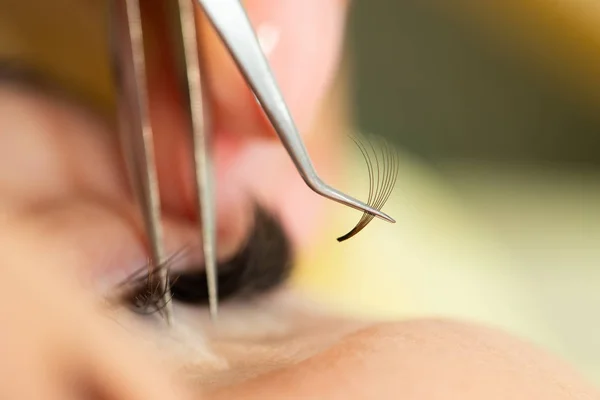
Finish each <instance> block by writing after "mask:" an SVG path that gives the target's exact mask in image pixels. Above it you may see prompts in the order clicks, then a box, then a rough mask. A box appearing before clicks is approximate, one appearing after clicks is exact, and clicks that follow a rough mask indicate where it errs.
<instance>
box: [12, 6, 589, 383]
mask: <svg viewBox="0 0 600 400" xmlns="http://www.w3.org/2000/svg"><path fill="white" fill-rule="evenodd" d="M298 1H300V0H298ZM599 4H600V3H598V2H594V1H590V0H587V1H586V0H488V1H481V0H473V1H469V0H455V1H452V2H450V1H438V2H436V1H432V0H429V1H410V0H404V1H401V0H353V1H352V7H351V15H350V18H349V25H348V35H347V52H346V56H347V57H346V62H345V64H344V67H345V68H343V72H344V73H343V74H342V75H343V78H342V79H340V81H341V84H340V85H341V86H343V90H341V92H340V93H342V95H343V96H342V97H343V99H342V100H339V99H338V100H336V97H335V96H334V97H333V100H330V103H328V104H327V105H326V106H324V107H323V109H324V110H325V111H323V112H324V113H326V114H328V115H332V114H335V111H332V110H335V109H336V107H334V106H332V105H335V104H338V103H340V102H341V103H345V102H347V103H349V107H350V111H351V112H350V113H348V114H344V113H342V114H344V115H351V117H350V119H351V121H350V122H349V124H350V125H354V126H355V127H356V128H358V129H359V130H360V131H361V132H366V133H374V134H377V135H381V136H386V137H388V138H389V140H390V141H391V142H393V143H394V144H395V145H396V146H397V148H398V151H399V157H400V174H399V179H398V183H397V185H396V191H395V193H394V196H393V197H392V198H391V199H390V201H389V203H388V204H387V205H386V207H385V208H384V210H385V211H386V212H388V213H389V214H391V215H392V216H394V217H395V218H396V219H397V220H398V223H397V224H395V225H390V224H383V223H378V221H374V222H373V224H371V225H370V226H369V227H367V229H365V231H364V232H363V233H361V234H360V235H358V236H357V237H356V238H353V239H352V240H350V241H348V243H347V244H346V243H345V244H343V245H338V244H337V242H335V241H334V240H332V238H334V237H337V236H339V234H341V233H343V232H342V230H344V229H346V228H349V227H351V226H352V225H353V224H355V223H356V219H357V218H356V214H355V213H352V212H351V211H346V210H340V207H336V208H335V210H336V211H335V213H338V214H339V215H340V217H339V218H338V219H337V220H336V218H337V217H335V216H334V217H332V221H331V224H330V225H331V231H329V230H325V231H324V232H323V233H322V237H321V236H319V237H316V238H315V241H316V242H318V243H322V245H321V246H320V247H318V248H316V249H313V250H311V251H307V254H305V255H304V257H303V258H302V259H301V264H302V265H303V268H300V269H299V273H298V274H297V275H298V276H297V277H296V279H297V282H298V283H299V284H300V285H301V286H304V288H305V289H306V290H309V291H312V294H313V295H314V296H316V297H320V298H321V299H322V300H324V301H327V302H329V303H330V304H331V305H333V306H336V307H338V308H339V309H340V310H343V311H347V312H349V313H353V314H357V313H359V314H364V315H366V316H372V317H382V318H409V317H424V316H443V317H454V318H463V319H468V320H477V321H482V322H486V323H490V324H495V325H497V326H500V327H502V328H505V329H507V330H509V331H511V332H514V333H516V334H519V335H521V336H522V337H525V338H527V339H528V340H530V341H532V342H534V343H536V344H539V345H541V346H544V347H546V348H549V349H550V350H552V351H554V352H555V353H557V354H559V355H561V356H562V357H563V358H566V359H567V360H569V361H570V362H572V363H573V364H575V365H576V366H578V367H579V369H580V370H582V371H583V373H584V374H586V375H587V376H588V377H590V378H591V379H593V380H594V381H595V382H597V383H600V322H599V321H598V320H597V317H596V316H597V314H598V313H599V311H600V268H599V266H600V74H599V73H598V71H600V5H599ZM103 7H104V6H103V3H102V2H100V1H98V2H84V1H79V0H61V1H50V2H48V1H38V0H1V1H0V50H1V55H2V56H3V57H9V58H13V59H18V60H21V61H23V62H25V63H29V64H34V65H36V66H37V67H38V68H39V69H42V70H44V71H45V72H46V73H47V74H48V75H50V76H53V77H54V78H55V79H56V80H57V81H60V82H62V83H63V84H64V85H65V86H67V87H70V88H71V89H72V90H75V91H78V92H81V93H84V94H85V95H86V96H87V97H88V98H90V99H92V100H93V101H95V102H96V103H97V104H98V105H99V106H101V107H104V108H105V109H106V110H107V112H109V110H110V104H111V101H112V89H111V86H110V77H109V69H108V60H107V54H106V52H105V51H104V50H105V49H106V31H105V28H106V25H105V22H106V21H104V20H103V15H104V8H103ZM52 16H57V18H54V17H52ZM58 16H61V17H63V18H58ZM95 17H96V18H95ZM67 18H68V20H69V21H70V23H69V24H65V23H63V21H64V20H65V19H67ZM94 18H95V19H94ZM346 72H347V73H346ZM336 102H337V103H336ZM343 118H345V117H343ZM349 149H351V146H350V147H349ZM349 151H351V150H349ZM354 153H356V151H354ZM354 155H356V157H354V160H355V161H356V162H355V163H354V167H352V168H350V169H349V170H348V173H347V174H346V175H347V176H346V177H345V179H346V180H347V181H356V180H357V179H356V176H362V177H364V176H365V166H364V163H362V160H361V159H360V157H359V156H358V155H357V154H354ZM340 179H341V178H340ZM340 179H337V180H338V181H340ZM334 181H335V179H334ZM363 183H364V182H363ZM342 186H343V185H342ZM343 187H344V186H343ZM345 187H348V186H345ZM365 188H366V186H364V185H363V186H362V187H360V188H359V190H360V191H356V192H355V193H357V196H358V195H360V196H362V194H364V193H366V192H365ZM353 193H354V191H353ZM332 207H333V206H332ZM344 213H347V214H344ZM336 215H337V214H336Z"/></svg>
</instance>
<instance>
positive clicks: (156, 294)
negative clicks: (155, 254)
mask: <svg viewBox="0 0 600 400" xmlns="http://www.w3.org/2000/svg"><path fill="white" fill-rule="evenodd" d="M178 255H180V253H177V254H176V255H174V256H173V257H170V258H169V259H167V260H166V261H165V262H163V263H162V264H161V265H158V266H156V267H154V268H153V269H151V270H149V269H148V266H145V267H143V268H140V269H139V270H137V271H136V272H134V273H133V274H132V275H130V276H129V277H128V278H127V279H126V280H125V281H124V282H122V283H121V284H120V285H119V287H118V288H117V290H118V291H119V293H121V294H120V296H119V298H120V301H121V303H124V304H127V306H128V307H129V309H130V310H131V311H133V312H135V313H136V314H140V315H152V314H155V313H157V312H160V311H161V310H162V309H164V307H166V305H167V304H168V303H169V302H170V301H171V300H172V298H173V295H172V292H171V289H172V287H173V285H174V284H175V283H176V281H177V278H175V279H174V280H172V281H171V279H170V277H171V273H170V270H171V266H172V265H173V261H174V258H175V257H176V256H178ZM165 269H166V271H167V283H168V284H167V286H164V287H163V285H162V282H161V281H159V280H158V279H156V277H158V276H159V274H158V273H159V272H161V271H163V270H165ZM165 294H167V296H165ZM165 299H166V300H165Z"/></svg>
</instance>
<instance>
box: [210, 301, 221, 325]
mask: <svg viewBox="0 0 600 400" xmlns="http://www.w3.org/2000/svg"><path fill="white" fill-rule="evenodd" d="M209 308H210V311H209V313H210V319H211V321H212V322H217V319H218V317H219V308H218V306H217V303H214V302H211V303H210V305H209Z"/></svg>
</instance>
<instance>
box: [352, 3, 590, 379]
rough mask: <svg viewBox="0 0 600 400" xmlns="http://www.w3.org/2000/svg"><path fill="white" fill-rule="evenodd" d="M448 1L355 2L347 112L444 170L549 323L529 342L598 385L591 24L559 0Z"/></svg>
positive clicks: (364, 127)
mask: <svg viewBox="0 0 600 400" xmlns="http://www.w3.org/2000/svg"><path fill="white" fill-rule="evenodd" d="M449 3H452V5H453V6H452V7H448V4H446V5H443V4H442V3H434V2H417V1H397V0H368V1H367V0H363V1H356V2H354V4H353V7H352V13H351V18H350V24H349V33H348V34H349V36H348V47H349V54H350V55H351V57H352V63H351V64H352V68H353V79H354V80H353V90H354V93H353V100H354V115H355V119H356V123H357V125H358V126H359V127H360V128H361V130H363V131H368V132H374V133H376V134H378V135H386V136H388V137H389V138H391V139H392V140H393V141H394V143H396V144H397V145H398V146H399V148H401V149H402V150H403V151H405V152H407V153H408V154H410V155H411V157H412V156H414V157H416V158H417V159H419V160H420V162H422V163H424V165H426V166H427V168H430V169H431V170H432V171H435V172H434V173H435V174H436V175H437V176H438V177H441V179H442V180H443V182H444V185H445V187H446V189H447V190H449V191H450V192H452V194H453V195H455V196H457V198H459V199H460V201H461V202H462V204H463V205H464V207H465V208H466V209H467V210H469V214H470V217H471V218H472V219H473V220H475V221H477V223H478V224H481V225H483V226H484V227H485V229H486V231H487V232H490V235H491V237H492V239H493V240H494V241H495V243H497V244H498V245H499V246H500V247H501V248H502V249H503V251H504V252H505V253H506V254H507V255H508V257H509V258H510V259H511V265H512V266H513V267H512V268H511V269H510V271H506V273H509V274H511V276H512V277H514V278H516V279H518V280H519V281H520V282H521V283H523V284H524V286H525V288H526V291H527V292H528V294H529V296H530V299H531V301H532V303H533V304H534V306H535V307H536V309H537V310H536V311H537V312H538V313H539V315H541V316H542V317H543V319H544V321H545V322H544V323H545V325H546V327H547V329H548V330H549V331H551V332H550V334H549V335H548V337H547V338H541V337H540V338H536V337H533V338H532V339H533V340H534V341H538V342H540V343H543V344H544V345H546V346H548V347H551V348H553V349H554V350H555V351H557V352H559V353H560V354H562V355H563V356H564V357H566V358H568V359H569V360H571V361H573V362H574V363H576V364H577V365H579V366H581V367H582V368H583V369H584V371H585V372H586V373H587V374H588V376H591V377H592V378H593V379H595V380H596V382H599V383H600V322H598V320H597V315H598V314H599V312H600V268H599V266H600V102H598V101H597V98H596V94H598V95H600V92H599V91H598V90H596V88H600V87H598V86H596V81H594V79H593V75H585V74H586V72H588V71H589V70H594V68H592V67H593V65H598V64H593V63H594V62H596V59H595V57H596V55H595V54H594V51H595V50H598V54H600V31H598V32H596V33H598V35H597V36H595V34H594V32H593V29H592V31H589V32H588V31H585V29H584V28H585V26H584V25H585V21H584V20H583V19H581V20H579V19H577V18H578V17H577V16H572V18H570V19H569V18H567V16H569V14H568V13H569V11H570V10H569V9H568V8H569V7H568V2H567V6H566V7H565V8H562V9H558V10H549V9H547V8H545V5H544V2H542V1H538V2H535V1H529V2H523V3H522V4H521V5H519V4H518V3H517V2H511V1H507V2H506V3H504V4H501V3H500V2H494V1H490V2H489V8H487V9H486V7H485V6H483V7H482V6H479V7H477V6H475V7H472V4H469V2H460V1H456V2H449ZM484 3H485V2H484ZM509 3H510V4H509ZM534 3H537V4H534ZM545 3H546V5H552V2H549V1H547V2H545ZM556 3H561V2H556ZM525 4H527V6H525ZM573 4H574V3H573ZM509 6H514V7H515V8H514V9H509V8H508V7H509ZM494 7H505V9H504V10H503V11H504V14H502V13H501V12H498V13H497V15H499V16H497V17H492V18H490V15H492V16H494V14H495V13H496V12H497V10H496V9H494ZM519 7H522V8H530V9H531V10H525V11H523V10H520V9H519ZM536 7H537V9H536ZM552 7H554V5H552ZM531 11H532V12H531ZM527 12H529V14H527ZM590 12H596V17H597V22H598V24H597V26H600V12H598V10H597V9H595V10H590ZM486 18H487V19H486ZM555 22H556V23H560V24H562V25H560V28H559V29H554V27H555V25H552V24H553V23H555ZM569 23H570V24H572V26H575V27H577V29H570V28H569V26H570V25H569ZM590 26H591V27H592V28H593V26H594V23H593V22H592V23H591V24H590ZM561 29H562V30H561ZM557 37H559V38H561V39H560V40H562V38H566V39H565V40H564V41H563V42H557V40H556V38H557ZM530 38H533V39H531V40H529V39H530ZM570 40H571V41H572V42H571V41H570ZM540 43H541V44H542V45H540ZM544 43H545V44H547V46H546V45H544ZM570 43H577V46H575V45H571V44H570ZM586 46H587V47H586ZM575 47H577V52H576V54H575V53H573V52H574V50H573V48H575ZM565 49H566V50H565ZM572 53H573V54H572ZM577 57H579V58H577ZM590 63H591V64H593V65H592V66H590V65H587V64H590ZM579 65H581V66H582V68H578V66H579ZM547 66H550V68H546V67H547ZM598 70H600V69H596V71H598ZM571 78H572V79H571ZM399 196H400V197H401V196H402V194H400V195H399ZM550 337H551V339H550ZM538 339H539V340H538Z"/></svg>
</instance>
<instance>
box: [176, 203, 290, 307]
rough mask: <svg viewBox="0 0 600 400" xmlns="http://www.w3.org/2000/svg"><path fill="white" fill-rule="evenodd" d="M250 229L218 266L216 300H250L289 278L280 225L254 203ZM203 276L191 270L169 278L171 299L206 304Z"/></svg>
mask: <svg viewBox="0 0 600 400" xmlns="http://www.w3.org/2000/svg"><path fill="white" fill-rule="evenodd" d="M254 215H255V218H254V224H253V229H252V230H251V231H250V233H249V235H248V238H247V242H246V244H245V245H244V246H242V248H241V249H240V250H239V251H238V253H237V254H236V255H234V256H233V257H232V258H231V259H229V260H227V261H225V262H221V263H219V265H218V267H217V272H218V285H219V286H218V288H219V300H220V301H224V300H228V299H233V298H236V299H240V298H244V299H247V298H252V297H255V296H259V295H261V294H266V293H267V292H270V291H272V290H274V289H276V288H278V287H280V286H281V285H283V284H284V283H285V282H286V281H287V280H288V278H289V277H290V275H291V272H292V270H293V266H294V254H293V251H292V246H291V243H290V240H289V237H288V235H287V233H286V232H285V230H284V229H283V226H282V224H281V222H280V221H279V220H278V219H277V218H276V217H274V216H273V215H272V214H270V213H269V212H268V211H267V210H266V209H265V208H264V207H263V206H261V205H259V204H257V203H256V204H255V211H254ZM206 282H207V281H206V273H205V272H204V271H203V270H198V269H194V272H183V273H180V274H178V275H176V276H174V279H173V286H172V288H171V290H172V293H173V299H174V300H178V301H180V302H182V303H187V304H197V305H200V304H207V303H208V288H207V284H206Z"/></svg>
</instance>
